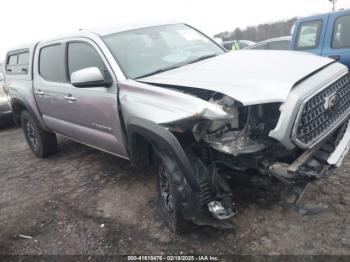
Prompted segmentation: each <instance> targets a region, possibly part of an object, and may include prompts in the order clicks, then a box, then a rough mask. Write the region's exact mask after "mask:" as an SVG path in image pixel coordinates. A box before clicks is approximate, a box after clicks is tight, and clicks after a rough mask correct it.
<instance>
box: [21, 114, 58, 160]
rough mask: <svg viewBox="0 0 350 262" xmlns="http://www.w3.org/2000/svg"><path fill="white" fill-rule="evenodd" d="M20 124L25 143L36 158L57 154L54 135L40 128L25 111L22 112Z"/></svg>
mask: <svg viewBox="0 0 350 262" xmlns="http://www.w3.org/2000/svg"><path fill="white" fill-rule="evenodd" d="M21 124H22V130H23V133H24V136H25V138H26V140H27V143H28V145H29V147H30V149H31V150H32V151H33V153H34V154H35V155H36V156H37V157H39V158H45V157H48V156H50V155H52V154H54V153H56V152H57V137H56V135H55V134H54V133H52V132H46V131H45V130H43V129H42V128H40V127H39V125H38V124H37V123H36V122H35V120H34V119H33V117H32V116H31V115H30V114H29V113H28V112H27V111H23V112H22V115H21Z"/></svg>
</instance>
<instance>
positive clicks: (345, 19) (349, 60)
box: [322, 11, 350, 68]
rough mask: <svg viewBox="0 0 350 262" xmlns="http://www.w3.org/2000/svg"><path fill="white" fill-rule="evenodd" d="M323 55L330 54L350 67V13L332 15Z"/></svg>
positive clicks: (329, 55)
mask: <svg viewBox="0 0 350 262" xmlns="http://www.w3.org/2000/svg"><path fill="white" fill-rule="evenodd" d="M322 56H328V57H331V58H334V59H336V60H338V61H339V62H341V63H343V64H344V65H346V66H347V67H348V68H350V13H349V11H347V12H344V13H337V14H336V15H331V16H330V18H329V22H328V27H327V37H326V39H325V43H324V48H323V52H322Z"/></svg>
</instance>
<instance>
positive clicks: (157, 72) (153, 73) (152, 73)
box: [136, 64, 183, 79]
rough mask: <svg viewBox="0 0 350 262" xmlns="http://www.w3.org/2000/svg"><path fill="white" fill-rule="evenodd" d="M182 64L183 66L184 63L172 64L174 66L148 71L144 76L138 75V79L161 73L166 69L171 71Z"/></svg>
mask: <svg viewBox="0 0 350 262" xmlns="http://www.w3.org/2000/svg"><path fill="white" fill-rule="evenodd" d="M180 66H183V64H181V65H172V66H168V67H164V68H161V69H157V70H155V71H153V72H151V73H147V74H144V75H142V76H138V77H136V79H139V78H143V77H147V76H152V75H155V74H159V73H163V72H165V71H169V70H171V69H175V68H178V67H180Z"/></svg>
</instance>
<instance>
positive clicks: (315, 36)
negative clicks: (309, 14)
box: [296, 20, 322, 49]
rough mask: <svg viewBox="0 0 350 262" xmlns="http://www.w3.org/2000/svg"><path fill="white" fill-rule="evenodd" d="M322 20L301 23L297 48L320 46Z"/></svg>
mask: <svg viewBox="0 0 350 262" xmlns="http://www.w3.org/2000/svg"><path fill="white" fill-rule="evenodd" d="M321 29H322V21H321V20H317V21H310V22H304V23H302V24H301V25H300V27H299V30H298V35H297V46H296V48H297V49H312V48H315V47H317V46H318V43H319V40H320V33H321Z"/></svg>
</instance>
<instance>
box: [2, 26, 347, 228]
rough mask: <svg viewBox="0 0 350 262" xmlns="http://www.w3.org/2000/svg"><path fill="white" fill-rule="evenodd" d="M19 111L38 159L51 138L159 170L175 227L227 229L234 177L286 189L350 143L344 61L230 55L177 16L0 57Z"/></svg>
mask: <svg viewBox="0 0 350 262" xmlns="http://www.w3.org/2000/svg"><path fill="white" fill-rule="evenodd" d="M5 61H6V69H5V71H6V84H7V85H8V86H9V88H10V101H11V108H12V111H13V114H14V118H15V120H16V122H17V123H18V124H20V125H21V126H22V128H23V132H24V135H25V138H26V140H27V142H28V144H29V147H30V148H31V150H32V151H33V152H34V154H35V155H36V156H38V157H47V156H49V155H51V154H53V153H55V152H56V151H57V139H56V134H60V135H63V136H65V137H68V138H70V139H72V140H75V141H78V142H80V143H83V144H86V145H89V146H91V147H94V148H97V149H100V150H103V151H105V152H108V153H111V154H114V155H116V156H119V157H122V158H125V159H128V160H130V161H131V162H132V163H133V164H135V165H137V166H138V167H142V168H144V167H148V166H152V165H153V166H155V167H156V169H155V170H157V188H158V197H157V206H158V208H159V210H160V213H161V216H162V218H163V219H164V221H165V222H166V224H167V225H168V226H169V227H170V229H171V230H173V231H175V232H182V231H184V230H185V229H186V228H188V226H189V225H191V224H193V223H194V224H199V225H214V226H216V225H225V226H226V224H227V221H228V220H229V219H230V218H231V217H232V216H233V215H234V214H236V212H237V211H236V208H235V204H234V203H233V200H232V199H233V194H234V192H232V189H231V188H232V186H231V185H230V184H231V179H230V178H232V177H234V176H235V174H237V173H240V174H242V173H244V174H246V175H247V176H249V175H250V174H252V173H255V174H257V173H258V174H261V175H262V176H266V177H271V176H272V177H275V178H277V179H278V180H280V181H281V182H283V183H286V184H287V185H291V184H292V185H300V184H305V185H306V184H307V183H308V182H309V181H311V180H313V179H317V178H321V177H322V176H325V175H328V174H330V173H331V171H332V170H334V168H335V167H337V166H339V165H340V164H341V162H342V159H343V157H344V156H345V154H346V153H347V152H348V150H349V141H350V127H349V126H348V119H349V113H350V80H349V72H348V69H347V68H346V67H345V66H343V65H341V64H339V63H337V62H335V61H334V60H332V59H328V58H322V57H318V56H315V55H310V54H303V53H294V52H289V51H237V52H231V53H227V52H226V51H225V50H224V49H223V48H222V47H221V46H220V45H218V44H217V43H215V41H213V40H212V39H211V38H209V37H207V36H206V35H204V34H203V33H201V32H200V31H198V30H196V29H195V28H193V27H191V26H189V25H186V24H182V23H153V24H139V25H136V24H129V25H122V26H113V27H104V28H97V29H93V30H80V31H78V32H77V33H73V34H68V35H63V36H60V37H56V38H53V39H49V40H45V41H41V42H38V43H34V44H32V45H27V46H21V47H18V48H15V49H12V50H10V51H9V52H8V53H7V56H6V60H5Z"/></svg>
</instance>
